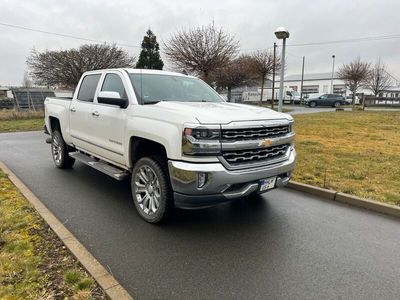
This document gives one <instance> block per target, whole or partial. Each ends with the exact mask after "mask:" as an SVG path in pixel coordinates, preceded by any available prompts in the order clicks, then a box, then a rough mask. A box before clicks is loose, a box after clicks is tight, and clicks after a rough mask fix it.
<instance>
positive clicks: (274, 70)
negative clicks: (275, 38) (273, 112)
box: [271, 43, 276, 109]
mask: <svg viewBox="0 0 400 300" xmlns="http://www.w3.org/2000/svg"><path fill="white" fill-rule="evenodd" d="M275 68H276V43H274V65H273V67H272V100H271V108H272V109H273V108H274V101H275V73H276V69H275Z"/></svg>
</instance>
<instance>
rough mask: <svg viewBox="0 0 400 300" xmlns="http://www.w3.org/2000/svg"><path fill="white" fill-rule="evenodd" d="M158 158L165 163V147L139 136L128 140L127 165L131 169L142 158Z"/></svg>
mask: <svg viewBox="0 0 400 300" xmlns="http://www.w3.org/2000/svg"><path fill="white" fill-rule="evenodd" d="M151 156H156V157H159V158H160V159H161V160H162V161H160V162H165V163H166V162H167V159H168V155H167V150H166V147H165V146H164V145H163V144H161V143H159V142H156V141H153V140H150V139H146V138H143V137H139V136H132V137H131V138H130V140H129V163H130V167H133V166H134V165H135V163H136V162H137V161H138V160H139V159H141V158H142V157H151Z"/></svg>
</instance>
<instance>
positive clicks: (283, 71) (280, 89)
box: [278, 38, 286, 112]
mask: <svg viewBox="0 0 400 300" xmlns="http://www.w3.org/2000/svg"><path fill="white" fill-rule="evenodd" d="M285 48H286V38H284V39H283V41H282V58H281V73H280V78H279V81H280V82H279V105H278V111H279V112H282V105H283V84H284V83H283V82H284V78H285V50H286V49H285Z"/></svg>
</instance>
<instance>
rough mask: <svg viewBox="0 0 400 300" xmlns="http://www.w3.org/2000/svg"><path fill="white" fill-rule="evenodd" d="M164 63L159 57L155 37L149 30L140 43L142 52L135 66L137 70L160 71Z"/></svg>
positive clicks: (158, 47)
mask: <svg viewBox="0 0 400 300" xmlns="http://www.w3.org/2000/svg"><path fill="white" fill-rule="evenodd" d="M163 66H164V63H163V61H162V59H161V57H160V46H159V44H158V42H157V37H156V36H155V35H154V33H153V32H152V31H151V30H150V29H149V30H147V32H146V35H145V36H144V37H143V41H142V51H141V52H140V56H139V60H138V62H137V64H136V68H138V69H155V70H162V68H163Z"/></svg>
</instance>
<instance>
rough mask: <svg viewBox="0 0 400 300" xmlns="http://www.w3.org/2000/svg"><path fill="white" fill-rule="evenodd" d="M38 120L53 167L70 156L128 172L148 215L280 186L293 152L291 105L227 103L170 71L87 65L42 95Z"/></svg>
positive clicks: (158, 216) (150, 218)
mask: <svg viewBox="0 0 400 300" xmlns="http://www.w3.org/2000/svg"><path fill="white" fill-rule="evenodd" d="M45 122H46V125H45V132H46V131H47V132H48V133H49V134H51V138H48V139H47V140H46V141H47V142H48V143H50V144H51V153H52V158H53V161H54V164H55V166H56V167H58V168H71V167H72V166H73V164H74V162H75V161H76V160H78V161H80V162H82V163H84V164H86V165H88V166H90V167H92V168H94V169H97V170H98V171H101V172H103V173H105V174H107V175H109V176H111V177H113V178H114V179H117V180H123V179H124V178H130V182H131V189H132V197H133V201H134V204H135V206H136V209H137V211H138V213H139V215H140V216H141V217H142V218H143V219H144V220H146V221H147V222H150V223H157V222H160V221H161V220H163V219H164V218H165V217H166V216H167V214H168V213H169V212H170V211H171V209H172V208H173V207H180V208H202V207H209V206H212V205H216V204H219V203H222V202H226V201H231V200H233V199H237V198H241V197H244V196H249V195H256V194H260V193H264V192H266V191H269V190H271V189H274V188H277V187H282V186H285V185H286V184H287V183H288V181H289V179H290V176H291V172H292V170H293V168H294V164H295V158H296V151H295V149H294V146H293V141H294V136H295V133H294V131H293V118H292V117H291V116H290V115H288V114H284V113H278V112H275V111H273V110H270V109H266V108H262V107H254V106H250V105H245V104H234V103H227V102H225V101H224V100H223V99H222V98H221V97H220V96H219V95H218V94H217V93H216V91H215V90H214V89H212V88H211V87H210V86H208V85H207V84H206V83H204V82H203V81H201V80H200V79H198V78H196V77H193V76H187V75H183V74H178V73H172V72H165V71H157V70H138V69H111V70H99V71H90V72H86V73H84V74H83V75H82V78H81V79H80V82H79V84H78V86H77V88H76V91H75V93H74V96H73V97H72V98H70V99H66V98H55V97H49V98H46V100H45ZM49 188H51V187H49Z"/></svg>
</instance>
